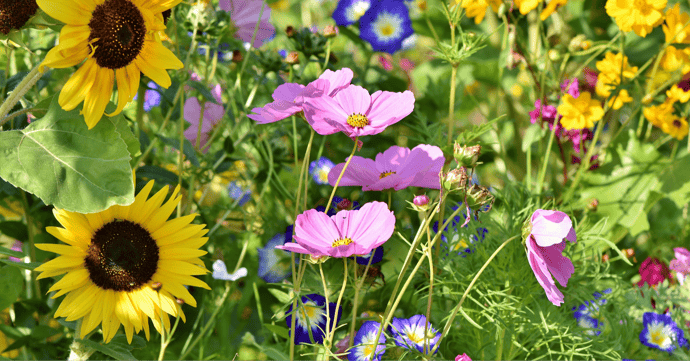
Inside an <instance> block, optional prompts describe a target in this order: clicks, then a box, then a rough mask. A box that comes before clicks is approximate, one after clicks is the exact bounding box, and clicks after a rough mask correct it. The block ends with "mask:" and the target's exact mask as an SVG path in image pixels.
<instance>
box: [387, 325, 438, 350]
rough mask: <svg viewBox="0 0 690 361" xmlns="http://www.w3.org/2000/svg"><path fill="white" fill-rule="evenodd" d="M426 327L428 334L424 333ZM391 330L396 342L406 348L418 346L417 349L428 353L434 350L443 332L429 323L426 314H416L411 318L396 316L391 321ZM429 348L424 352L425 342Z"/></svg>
mask: <svg viewBox="0 0 690 361" xmlns="http://www.w3.org/2000/svg"><path fill="white" fill-rule="evenodd" d="M425 329H426V334H425V333H424V331H425ZM390 331H391V333H392V334H393V338H394V339H393V340H394V341H395V344H396V345H398V346H401V347H403V348H406V349H410V348H413V347H414V348H416V349H417V351H419V352H422V353H424V354H428V353H429V351H430V350H433V349H434V347H435V346H436V343H437V342H438V340H439V339H440V338H441V333H440V332H438V331H437V330H436V329H435V328H433V327H431V323H430V322H429V323H427V320H426V317H424V315H415V316H412V317H410V318H409V319H407V320H406V319H402V318H395V317H393V322H391V326H390ZM425 343H426V345H427V348H426V352H424V344H425ZM437 351H438V350H437Z"/></svg>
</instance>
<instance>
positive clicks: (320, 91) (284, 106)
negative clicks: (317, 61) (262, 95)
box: [247, 68, 354, 124]
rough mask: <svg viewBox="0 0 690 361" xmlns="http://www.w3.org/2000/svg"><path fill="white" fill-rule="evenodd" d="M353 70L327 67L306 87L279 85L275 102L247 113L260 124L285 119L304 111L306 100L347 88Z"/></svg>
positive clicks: (274, 97)
mask: <svg viewBox="0 0 690 361" xmlns="http://www.w3.org/2000/svg"><path fill="white" fill-rule="evenodd" d="M353 75H354V74H353V73H352V70H351V69H349V68H343V69H340V70H337V71H332V70H329V69H327V70H326V71H324V72H323V74H321V76H320V77H319V78H318V79H317V80H315V81H313V82H311V83H309V84H308V85H307V86H306V87H305V86H304V85H302V84H297V83H285V84H281V85H279V86H278V87H277V88H276V90H275V91H273V95H272V97H273V102H272V103H268V104H266V105H265V106H264V107H263V108H254V109H252V112H253V113H255V114H249V115H247V116H248V117H249V118H250V119H253V120H255V121H256V122H257V123H259V124H267V123H273V122H277V121H279V120H283V119H285V118H287V117H289V116H291V115H294V114H297V113H299V112H301V111H302V107H303V105H304V102H305V100H307V99H310V98H316V97H321V96H329V97H332V96H334V95H335V94H337V93H338V92H339V91H340V90H342V89H345V88H346V87H347V86H349V85H350V82H351V81H352V76H353Z"/></svg>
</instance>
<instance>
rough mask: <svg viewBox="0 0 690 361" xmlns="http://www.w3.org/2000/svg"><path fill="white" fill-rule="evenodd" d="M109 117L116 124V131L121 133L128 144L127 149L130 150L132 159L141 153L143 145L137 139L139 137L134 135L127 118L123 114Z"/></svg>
mask: <svg viewBox="0 0 690 361" xmlns="http://www.w3.org/2000/svg"><path fill="white" fill-rule="evenodd" d="M109 119H110V121H111V122H112V123H113V125H115V131H116V132H117V133H118V134H120V137H121V138H122V140H124V141H125V144H127V151H128V152H129V154H130V156H132V159H134V157H135V156H137V155H139V154H141V145H140V144H139V140H137V138H136V137H135V136H134V133H132V129H130V127H129V125H128V124H127V120H126V119H125V118H124V117H123V116H122V114H120V115H117V116H115V117H112V118H109Z"/></svg>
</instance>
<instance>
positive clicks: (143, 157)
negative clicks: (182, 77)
mask: <svg viewBox="0 0 690 361" xmlns="http://www.w3.org/2000/svg"><path fill="white" fill-rule="evenodd" d="M182 88H184V87H183V86H180V87H179V88H177V92H176V93H175V98H173V104H172V106H171V107H170V109H168V114H166V115H165V119H163V124H161V126H160V128H159V131H161V130H163V129H165V127H166V126H167V125H168V122H169V121H170V118H171V117H172V114H173V111H174V110H175V106H177V102H178V101H179V100H180V97H181V96H182ZM155 140H156V138H153V139H151V142H150V143H149V146H148V147H146V150H144V153H142V154H141V156H139V158H138V159H137V161H136V163H135V165H134V166H133V167H132V169H133V170H135V171H136V170H137V169H138V168H139V166H140V164H141V163H142V162H143V161H145V160H146V157H147V156H148V155H149V153H150V152H151V150H153V147H154V146H155V145H156V144H155Z"/></svg>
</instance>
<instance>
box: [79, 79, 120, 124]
mask: <svg viewBox="0 0 690 361" xmlns="http://www.w3.org/2000/svg"><path fill="white" fill-rule="evenodd" d="M114 82H115V72H114V71H113V70H111V69H107V68H100V67H99V68H98V75H97V77H96V81H95V82H94V85H93V88H92V89H91V91H90V92H89V93H88V94H86V99H84V109H83V110H82V113H83V114H84V120H85V121H86V126H87V127H89V129H92V128H93V127H95V126H96V124H98V122H99V121H100V120H101V118H102V117H103V113H104V112H105V107H106V106H107V105H108V103H109V102H110V96H111V95H112V93H113V83H114Z"/></svg>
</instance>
